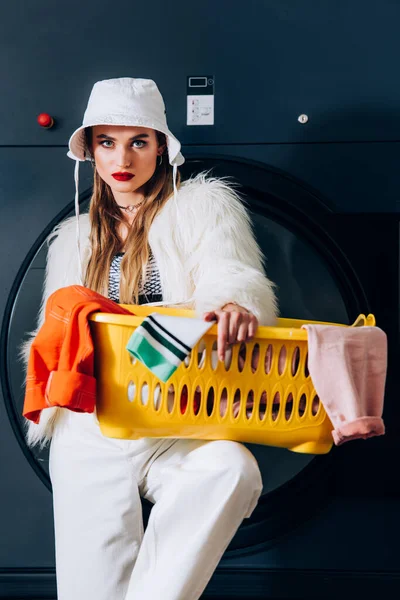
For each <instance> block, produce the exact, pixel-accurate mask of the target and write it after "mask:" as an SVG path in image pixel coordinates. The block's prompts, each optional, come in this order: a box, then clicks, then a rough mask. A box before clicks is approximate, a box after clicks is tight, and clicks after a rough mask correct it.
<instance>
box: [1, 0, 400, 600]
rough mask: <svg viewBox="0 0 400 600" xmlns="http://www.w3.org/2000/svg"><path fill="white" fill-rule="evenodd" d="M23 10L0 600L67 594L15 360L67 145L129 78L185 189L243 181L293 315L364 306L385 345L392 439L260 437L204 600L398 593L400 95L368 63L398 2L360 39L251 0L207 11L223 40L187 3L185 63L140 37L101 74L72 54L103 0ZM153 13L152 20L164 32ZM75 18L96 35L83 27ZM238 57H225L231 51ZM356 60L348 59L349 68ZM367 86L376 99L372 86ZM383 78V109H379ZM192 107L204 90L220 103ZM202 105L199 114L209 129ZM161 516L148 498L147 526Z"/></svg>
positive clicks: (313, 10) (10, 182) (11, 211)
mask: <svg viewBox="0 0 400 600" xmlns="http://www.w3.org/2000/svg"><path fill="white" fill-rule="evenodd" d="M74 4H75V3H74V2H72V4H71V9H72V6H73V5H74ZM348 4H349V5H350V6H354V7H355V6H356V4H357V2H349V3H348ZM153 5H155V6H153V7H152V11H154V10H155V9H156V12H157V14H158V16H159V18H160V20H161V21H163V19H162V18H161V17H162V15H164V11H166V10H167V8H166V7H165V6H164V4H163V3H162V2H161V1H158V0H157V1H156V2H155V3H153ZM16 6H18V2H16V3H15V5H14V6H11V5H10V7H8V8H7V9H6V12H7V15H8V17H9V18H8V28H7V29H9V28H10V27H11V26H10V22H11V23H14V26H15V29H14V31H15V30H16V25H17V24H18V27H19V29H18V31H19V33H18V40H19V46H21V48H20V49H19V51H17V50H16V55H15V56H14V58H13V57H11V60H14V61H15V65H16V68H17V67H18V68H19V69H20V71H18V73H19V72H21V74H22V75H23V77H24V79H23V80H22V83H21V86H22V88H21V89H23V90H25V89H29V90H33V91H34V92H35V93H34V94H31V95H28V94H27V93H24V94H21V91H20V89H19V88H18V89H17V87H16V86H15V85H14V83H13V82H14V80H15V77H16V75H15V72H14V75H13V77H11V73H10V74H9V76H8V78H7V77H6V78H5V85H6V86H8V87H7V90H8V92H9V93H8V94H4V95H3V98H2V100H1V102H2V104H3V112H4V113H7V110H8V111H9V113H10V114H18V115H19V118H18V119H14V120H13V119H9V120H6V121H5V122H4V123H3V125H2V130H3V142H2V146H1V147H0V182H1V183H0V185H1V188H0V195H1V206H0V209H1V213H0V214H1V225H0V226H1V236H2V252H1V255H0V261H1V262H0V264H1V268H0V277H1V282H2V289H3V296H2V298H1V299H0V306H1V309H0V314H1V315H2V329H1V340H0V347H1V352H0V361H1V362H0V377H1V396H2V398H1V403H0V414H1V419H0V428H1V432H2V435H1V436H0V439H1V444H2V456H3V460H2V461H0V474H1V477H2V480H3V482H5V484H4V486H3V494H2V500H1V503H0V507H1V511H0V520H1V524H0V530H1V531H2V532H3V534H4V536H5V537H6V538H7V543H6V544H2V545H0V598H6V597H7V598H8V597H31V598H33V597H41V598H53V597H55V572H54V533H53V523H52V497H51V485H50V480H49V475H48V451H47V450H43V451H41V452H39V451H37V450H33V451H31V450H29V449H28V448H27V446H26V444H25V442H24V438H23V428H22V417H21V409H22V404H23V396H24V389H23V372H22V366H21V363H20V362H19V360H18V348H19V345H20V343H21V341H22V339H23V338H24V335H25V333H26V331H29V330H32V329H33V328H34V326H35V318H36V314H37V310H38V306H39V302H40V297H41V289H42V283H43V275H44V267H45V260H46V244H45V240H46V238H47V236H48V234H49V233H50V232H51V230H52V229H53V228H54V226H55V225H57V224H58V223H59V222H60V221H61V220H62V219H64V218H65V217H67V216H69V215H71V214H73V192H74V190H73V163H72V161H70V160H69V159H67V157H66V151H67V146H66V143H67V139H68V135H69V134H70V133H71V132H72V131H73V130H74V129H75V128H76V127H78V126H79V124H80V122H79V120H80V119H81V117H82V110H83V109H84V108H85V102H86V100H87V96H88V93H89V92H90V89H91V86H92V85H93V83H94V81H95V80H98V79H106V78H110V77H117V76H124V75H126V76H143V77H151V78H153V79H154V80H155V81H157V84H158V85H159V87H160V90H161V91H162V93H163V96H164V98H165V100H166V107H167V118H168V124H169V126H170V128H171V131H173V132H174V134H175V135H176V136H177V137H178V139H180V141H181V142H182V145H183V147H182V152H183V154H184V156H185V158H186V162H185V164H184V165H183V166H182V167H181V168H180V170H181V174H182V178H183V179H185V178H187V177H189V176H190V175H191V174H194V173H198V172H200V171H204V170H210V174H211V175H215V176H227V177H229V178H231V180H232V181H234V182H235V183H236V184H237V186H238V187H237V189H238V191H239V193H240V194H241V195H242V197H243V199H244V201H245V202H246V203H247V206H248V208H249V210H250V212H251V217H252V223H253V225H254V230H255V234H256V236H257V239H258V242H259V244H260V246H261V248H262V250H263V252H264V254H265V256H266V258H267V261H266V270H267V274H268V276H269V277H270V279H272V280H273V281H275V282H276V283H277V285H278V297H279V304H280V311H281V315H282V316H284V317H293V318H302V319H308V318H309V319H312V320H323V321H332V322H335V321H337V322H343V323H352V322H353V321H354V319H355V318H356V317H357V316H358V314H359V313H365V314H367V313H369V312H372V313H374V314H375V316H376V319H377V325H378V326H379V327H382V329H384V331H385V332H386V333H387V335H388V344H389V370H388V378H387V386H386V395H385V411H384V420H385V423H386V427H387V432H386V435H385V436H383V437H380V438H373V439H371V440H367V441H356V442H349V443H346V444H344V445H343V446H341V447H338V448H336V447H334V448H333V450H332V451H331V452H330V453H329V454H328V455H323V456H317V457H313V456H309V455H299V454H294V453H290V452H289V451H287V450H283V449H276V448H267V447H262V446H255V445H250V446H249V447H250V449H251V450H252V451H253V452H254V454H255V456H256V458H257V460H258V461H259V464H260V468H261V471H262V475H263V482H264V491H263V495H262V497H261V499H260V502H259V505H258V507H257V508H256V510H255V511H254V513H253V515H252V516H251V518H250V519H247V520H245V521H244V522H243V524H242V525H241V527H240V528H239V530H238V532H237V534H236V536H235V537H234V539H233V540H232V542H231V544H230V546H229V548H228V550H227V552H226V553H225V555H224V557H223V559H222V560H221V563H220V565H219V567H218V568H217V570H216V572H215V574H214V576H213V578H212V580H211V581H210V584H209V586H208V588H207V590H206V592H205V598H220V599H222V598H232V599H233V598H246V599H247V598H249V599H250V598H259V599H261V598H270V599H273V598H291V599H293V600H294V599H299V598H306V597H307V598H330V597H332V598H333V597H334V596H337V595H338V594H339V593H342V591H343V589H346V590H347V591H351V592H352V593H357V594H358V595H361V594H364V595H366V594H367V593H368V594H372V593H379V594H380V595H381V596H382V597H385V598H386V597H387V598H390V597H396V593H394V592H398V591H399V590H400V582H399V579H400V576H399V572H398V559H397V544H398V539H399V536H400V523H399V519H398V516H397V513H398V500H399V498H398V495H397V487H396V484H397V482H396V475H395V472H394V457H395V456H396V455H398V452H399V442H398V440H399V435H398V433H399V425H398V423H399V407H398V402H397V399H398V394H399V376H398V368H397V365H398V364H399V358H400V356H399V347H398V337H399V213H400V211H399V208H400V207H399V204H398V201H397V197H398V196H399V194H398V190H399V183H400V182H399V179H398V165H399V164H400V162H399V161H400V145H399V143H398V141H397V140H398V139H399V137H398V129H399V123H398V117H397V116H396V110H395V106H396V102H397V100H399V99H400V98H398V96H399V95H400V90H399V89H398V86H397V84H395V82H394V81H393V78H392V77H391V72H392V70H391V68H390V65H391V64H392V63H391V60H392V54H391V53H390V52H389V49H388V48H387V47H386V46H385V40H386V37H385V40H382V44H381V45H380V46H379V48H377V49H375V60H377V58H376V53H378V55H379V57H380V60H381V63H380V64H385V68H382V69H376V70H374V69H371V62H370V63H369V66H367V65H366V64H364V62H363V57H364V56H365V53H367V52H368V48H369V41H370V39H371V36H370V34H371V31H372V30H373V27H374V25H376V23H377V20H378V21H379V19H383V16H382V12H383V15H384V16H385V20H384V24H385V26H386V31H387V30H388V28H389V30H390V28H391V27H392V23H393V22H395V16H396V15H397V12H399V9H397V12H396V10H395V9H394V8H393V6H392V4H391V3H389V2H384V3H383V6H384V9H382V8H381V11H380V13H379V14H377V13H375V12H374V9H373V8H371V13H370V14H365V12H364V13H363V19H364V21H363V22H364V29H362V28H358V29H356V28H355V27H354V28H353V29H351V30H350V29H349V23H353V24H355V23H356V20H355V16H354V14H353V13H352V12H351V10H350V8H348V7H346V6H344V5H343V6H342V5H341V9H340V11H341V12H340V15H339V14H338V15H336V14H332V12H331V9H330V8H329V6H328V3H325V2H322V3H320V5H319V6H318V7H316V6H315V4H314V3H311V2H305V3H302V9H301V10H300V8H298V7H293V6H292V4H291V3H289V2H281V3H279V6H278V3H276V2H272V1H269V2H265V3H258V2H256V1H255V0H251V1H249V2H248V3H246V10H245V9H244V8H243V9H240V8H239V7H236V6H235V5H232V3H227V2H225V1H223V2H221V3H220V4H218V3H217V4H214V5H213V7H212V11H213V12H212V14H214V16H215V19H217V17H219V18H222V17H223V18H224V24H225V25H224V28H222V29H220V30H219V31H220V35H219V36H215V35H214V34H213V33H210V30H209V25H210V21H209V20H208V21H207V23H206V16H207V15H208V13H207V9H209V10H211V3H210V2H206V3H205V4H204V5H203V6H202V7H198V6H197V7H196V10H195V9H194V7H190V3H189V4H188V3H183V2H180V1H178V2H177V3H176V7H175V8H176V15H175V17H176V18H175V20H173V21H171V22H170V27H171V28H172V30H173V31H174V32H175V34H176V36H175V38H174V37H173V36H170V38H169V44H170V46H169V55H170V56H171V55H174V53H176V55H175V58H177V57H179V60H176V61H175V63H174V61H172V64H170V63H168V62H166V63H165V65H164V67H163V69H160V67H159V61H160V60H163V46H162V44H161V43H160V44H159V45H158V42H157V43H155V44H154V45H153V46H152V47H151V48H150V49H149V47H148V44H146V50H145V49H144V47H142V46H140V44H144V42H140V43H139V42H138V43H137V47H136V51H137V56H136V57H135V59H134V60H133V63H132V59H131V58H129V59H128V58H124V59H123V60H122V62H121V55H122V56H124V57H128V56H130V54H129V52H130V50H131V48H130V46H131V41H129V40H125V39H124V38H121V39H119V40H118V44H117V47H118V49H116V48H115V47H111V48H110V47H107V51H106V49H105V48H104V44H102V46H101V47H100V46H96V49H97V52H91V53H90V57H91V59H92V61H93V62H91V64H87V65H86V66H85V68H83V67H82V68H77V66H76V65H77V64H79V62H78V61H73V60H72V59H73V58H77V57H80V58H82V56H85V57H88V55H89V53H88V52H87V47H88V46H87V44H89V42H90V43H91V46H90V47H92V48H93V44H95V41H96V39H97V35H98V32H99V31H100V30H101V28H102V27H103V26H104V25H105V24H106V23H107V22H108V13H107V6H108V3H106V2H103V1H100V2H99V1H97V2H96V3H92V2H90V1H89V2H87V3H85V5H79V7H78V5H77V6H76V7H75V8H76V10H75V11H72V10H71V14H69V13H68V14H66V15H62V19H61V18H60V19H58V17H59V16H60V13H57V10H60V9H57V8H55V7H53V5H51V6H50V3H47V2H45V3H44V6H46V7H47V11H46V12H39V13H38V14H35V12H34V11H33V10H31V9H30V8H29V7H27V8H26V10H27V11H28V18H27V21H28V22H29V23H30V25H31V27H30V28H28V27H27V25H26V24H25V21H20V20H19V19H18V12H17V10H16V8H15V7H16ZM228 8H229V10H228ZM126 10H127V13H128V14H130V15H131V16H132V18H133V17H134V16H135V17H136V16H137V15H138V14H139V15H140V17H141V19H140V20H141V23H144V22H146V20H147V19H150V17H151V16H152V14H153V13H151V14H150V12H149V7H146V6H141V7H136V8H135V11H136V12H134V11H133V9H132V8H128V9H126ZM131 11H132V12H131ZM199 11H200V12H199ZM385 11H386V12H385ZM72 13H74V14H72ZM392 13H393V14H392ZM77 14H78V15H80V19H78V20H77V18H76V17H77ZM199 15H200V17H199ZM208 16H209V15H208ZM344 16H345V17H346V18H344ZM398 16H400V13H399V15H398ZM52 17H53V19H54V20H51V18H52ZM203 19H204V22H203ZM164 20H165V19H164ZM161 21H160V25H158V24H157V23H158V21H157V22H156V23H155V24H154V27H155V31H156V32H158V33H159V34H161V33H162V27H161ZM152 22H153V23H154V20H153V21H152ZM194 22H195V23H196V27H193V23H194ZM32 23H33V24H35V25H36V28H35V27H34V28H32ZM82 23H91V24H92V25H91V28H89V29H88V30H85V29H84V27H83V25H81V24H82ZM189 24H192V26H191V27H190V26H189ZM214 25H215V23H214ZM2 27H4V26H3V25H2ZM158 27H159V29H158ZM34 31H36V32H38V31H39V32H40V35H34ZM70 31H74V33H75V34H76V37H75V38H74V39H75V40H76V42H75V44H76V45H75V46H73V47H72V48H70V52H71V53H72V54H71V56H70V57H69V58H68V60H67V61H66V62H65V63H63V64H64V73H65V82H68V85H65V84H64V83H63V82H61V83H60V85H59V87H57V86H55V85H54V81H55V73H57V69H58V64H59V63H60V61H61V57H64V58H65V40H64V39H63V37H62V36H60V35H56V34H55V32H58V33H60V32H66V33H68V32H70ZM302 32H303V34H302ZM3 33H4V35H3V37H2V42H1V43H2V44H11V41H12V40H11V37H10V35H11V34H10V33H8V30H7V31H4V32H3ZM306 33H307V35H305V34H306ZM142 35H143V34H142ZM387 35H388V34H387ZM205 36H209V37H208V38H207V39H209V41H210V43H209V45H208V46H207V47H202V53H199V52H198V49H197V48H195V47H194V46H193V40H197V42H196V43H200V40H201V39H202V38H204V37H205ZM354 36H356V39H357V43H358V46H357V47H353V45H352V43H353V40H354ZM393 36H394V34H393ZM389 37H390V36H389ZM161 38H162V36H160V39H161ZM316 38H318V40H319V41H318V44H319V46H318V47H319V48H320V51H319V52H315V43H316V42H315V40H316ZM339 39H340V40H341V43H340V44H339V43H338V40H339ZM391 39H393V40H394V37H393V38H391ZM182 40H183V42H185V43H186V46H185V47H186V51H185V54H184V55H182V53H181V50H180V47H181V46H180V44H181V43H182ZM238 40H240V41H241V43H240V44H239V43H238ZM392 43H393V44H395V42H394V41H392ZM396 43H397V42H396ZM35 44H36V45H35ZM210 45H211V47H210ZM50 46H51V48H52V53H51V56H50V54H49V51H48V49H49V47H50ZM227 47H229V48H230V52H231V53H230V55H229V56H230V59H229V60H228V58H227V56H226V55H225V54H224V53H223V52H222V50H223V48H227ZM321 48H322V50H321ZM332 48H335V52H333V51H331V49H332ZM32 49H33V50H32ZM27 50H29V51H27ZM217 50H218V52H217ZM121 53H122V54H121ZM349 53H350V55H351V56H352V57H353V62H349V61H346V57H347V56H349ZM42 55H44V56H46V57H47V63H46V64H45V66H44V67H43V69H44V74H45V77H43V78H42V79H38V77H37V74H38V72H39V67H40V63H39V60H38V59H37V58H36V57H38V56H42ZM393 55H395V53H394V54H393ZM160 57H162V58H160ZM266 57H267V58H268V60H267V62H265V60H266ZM239 59H240V60H241V63H240V64H242V65H244V66H245V71H244V72H241V73H238V70H237V69H236V67H235V64H239ZM69 61H71V62H69ZM329 61H331V62H329ZM163 64H164V63H163ZM21 65H23V66H21ZM94 65H95V66H96V68H94ZM121 65H122V66H121ZM265 65H267V67H268V68H267V67H266V66H265ZM327 65H330V67H329V68H328V67H327ZM261 66H262V67H263V68H261ZM392 66H393V65H392ZM378 71H379V75H378ZM301 74H302V76H301ZM191 77H193V78H195V79H198V80H201V78H203V77H204V78H205V80H206V81H207V82H208V81H210V80H212V89H207V91H208V92H211V93H209V94H203V93H202V92H200V91H199V89H196V90H193V89H191V90H190V89H189V86H190V84H189V80H190V78H191ZM371 77H372V78H374V77H375V79H374V86H375V87H370V83H369V82H370V81H371ZM71 82H73V84H72V83H71ZM378 84H379V86H381V88H380V89H382V97H383V96H384V97H385V100H386V101H387V103H386V104H384V103H383V102H382V103H381V104H380V103H379V102H378V100H377V98H376V97H375V96H374V97H373V98H372V90H376V89H377V88H378V87H379V86H378ZM208 85H210V84H208ZM346 86H347V87H346ZM371 86H372V84H371ZM189 91H190V93H189ZM317 92H318V93H317ZM368 94H369V96H368ZM191 96H195V97H198V102H199V104H196V105H195V106H196V107H198V106H199V107H204V106H206V108H207V107H210V106H212V107H213V118H214V122H213V124H211V123H210V124H205V125H204V126H201V125H199V124H197V125H196V123H195V122H192V123H190V124H189V123H188V121H189V116H190V115H189V107H190V101H191V100H190V97H191ZM200 96H212V104H210V102H211V100H209V104H207V101H206V100H205V99H204V98H200ZM365 97H370V98H372V100H371V101H370V103H369V104H367V103H366V102H362V99H365ZM387 99H389V100H390V101H388V100H387ZM45 105H46V106H47V108H46V106H45ZM196 110H197V108H196ZM207 110H208V109H207ZM207 110H205V109H204V111H203V116H205V117H207V118H210V114H209V113H207ZM41 111H47V112H48V113H49V114H51V115H52V116H53V117H54V119H55V125H54V127H53V128H50V129H48V130H46V131H45V130H43V129H41V128H40V127H39V126H38V125H37V123H36V121H35V118H36V115H37V113H38V112H41ZM206 113H207V114H206ZM193 114H194V113H193ZM193 114H192V117H191V118H192V119H194V118H195V117H193ZM91 185H92V168H91V166H90V165H89V164H84V165H81V179H80V192H81V194H80V202H81V210H82V211H84V210H85V209H86V208H87V205H88V200H89V198H90V194H91ZM150 509H151V507H150V505H148V504H147V503H144V513H145V516H147V515H148V513H149V510H150ZM12 594H14V596H13V595H12ZM385 594H386V595H385Z"/></svg>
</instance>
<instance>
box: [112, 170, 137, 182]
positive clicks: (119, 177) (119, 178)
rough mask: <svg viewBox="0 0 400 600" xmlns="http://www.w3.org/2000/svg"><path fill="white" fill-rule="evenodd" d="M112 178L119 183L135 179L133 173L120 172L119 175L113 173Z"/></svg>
mask: <svg viewBox="0 0 400 600" xmlns="http://www.w3.org/2000/svg"><path fill="white" fill-rule="evenodd" d="M112 176H113V177H114V179H116V180H117V181H129V180H130V179H132V177H135V176H134V175H132V173H128V172H127V171H119V172H118V173H113V174H112Z"/></svg>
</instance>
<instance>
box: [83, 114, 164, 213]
mask: <svg viewBox="0 0 400 600" xmlns="http://www.w3.org/2000/svg"><path fill="white" fill-rule="evenodd" d="M92 145H93V146H92V150H93V156H94V160H95V163H96V169H97V172H98V174H99V175H100V177H101V178H102V179H103V180H104V181H105V182H106V183H108V185H109V186H110V188H111V190H112V192H113V194H114V198H115V200H116V201H117V202H124V204H125V205H127V204H130V203H134V201H137V200H138V199H139V196H140V195H142V194H143V186H144V184H145V183H147V182H148V181H149V179H150V178H151V177H152V176H153V174H154V171H155V170H156V168H157V161H158V157H159V155H160V154H162V153H163V150H164V148H165V145H164V146H158V140H157V135H156V132H155V130H154V129H149V128H148V127H126V126H119V125H95V126H94V127H92ZM121 172H126V173H130V174H131V175H134V177H132V178H131V179H127V180H125V181H118V180H117V179H115V178H114V177H113V175H114V174H115V173H121Z"/></svg>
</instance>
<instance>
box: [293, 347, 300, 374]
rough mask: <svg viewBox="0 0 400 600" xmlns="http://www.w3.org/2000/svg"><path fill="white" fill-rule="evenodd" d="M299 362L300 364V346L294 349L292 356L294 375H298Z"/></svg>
mask: <svg viewBox="0 0 400 600" xmlns="http://www.w3.org/2000/svg"><path fill="white" fill-rule="evenodd" d="M299 364H300V348H299V347H298V346H296V348H295V349H294V352H293V356H292V375H293V377H294V376H295V375H296V373H297V371H298V370H299Z"/></svg>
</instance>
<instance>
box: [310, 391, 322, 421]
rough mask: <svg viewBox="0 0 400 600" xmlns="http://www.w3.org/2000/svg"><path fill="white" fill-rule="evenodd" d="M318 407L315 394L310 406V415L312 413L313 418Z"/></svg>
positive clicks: (318, 403)
mask: <svg viewBox="0 0 400 600" xmlns="http://www.w3.org/2000/svg"><path fill="white" fill-rule="evenodd" d="M319 405H320V400H319V397H318V396H317V394H315V396H314V398H313V401H312V404H311V413H312V416H313V417H315V415H316V414H317V412H318V409H319Z"/></svg>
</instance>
